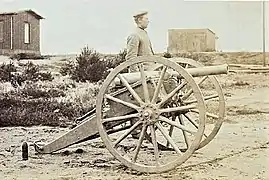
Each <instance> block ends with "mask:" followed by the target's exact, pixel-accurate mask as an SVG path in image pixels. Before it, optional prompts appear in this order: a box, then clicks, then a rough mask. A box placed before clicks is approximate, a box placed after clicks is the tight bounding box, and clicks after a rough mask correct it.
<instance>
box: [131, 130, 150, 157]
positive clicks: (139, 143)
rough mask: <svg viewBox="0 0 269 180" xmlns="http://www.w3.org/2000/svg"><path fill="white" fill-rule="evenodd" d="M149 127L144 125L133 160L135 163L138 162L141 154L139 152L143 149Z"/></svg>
mask: <svg viewBox="0 0 269 180" xmlns="http://www.w3.org/2000/svg"><path fill="white" fill-rule="evenodd" d="M147 127H148V126H147V125H143V127H142V131H141V133H140V136H139V139H138V142H137V145H136V148H135V150H134V152H135V155H134V158H133V162H136V160H137V156H138V153H139V151H140V148H141V145H142V142H143V139H144V137H145V132H146V130H147Z"/></svg>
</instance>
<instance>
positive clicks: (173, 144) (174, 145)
mask: <svg viewBox="0 0 269 180" xmlns="http://www.w3.org/2000/svg"><path fill="white" fill-rule="evenodd" d="M156 126H157V128H158V129H159V130H160V131H161V133H162V134H163V136H164V137H165V138H166V140H167V141H169V143H170V144H171V145H172V147H173V148H174V149H175V151H176V152H177V153H178V154H181V151H180V150H179V149H178V147H177V145H176V143H175V142H174V141H173V139H172V138H171V137H170V136H169V135H168V134H167V133H166V132H165V130H164V128H163V126H162V125H161V124H160V123H159V122H157V123H156Z"/></svg>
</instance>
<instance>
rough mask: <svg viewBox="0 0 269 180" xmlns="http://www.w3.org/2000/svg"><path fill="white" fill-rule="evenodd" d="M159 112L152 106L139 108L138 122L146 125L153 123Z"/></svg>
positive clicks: (147, 105)
mask: <svg viewBox="0 0 269 180" xmlns="http://www.w3.org/2000/svg"><path fill="white" fill-rule="evenodd" d="M159 115H160V113H159V110H158V108H157V107H156V106H154V105H153V104H146V105H144V106H142V107H141V109H140V111H139V117H140V120H142V121H143V122H146V123H149V124H150V123H154V122H156V121H157V120H158V118H159Z"/></svg>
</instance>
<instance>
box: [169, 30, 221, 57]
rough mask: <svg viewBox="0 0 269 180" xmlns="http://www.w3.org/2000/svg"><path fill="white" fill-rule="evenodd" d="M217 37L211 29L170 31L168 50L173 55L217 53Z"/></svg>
mask: <svg viewBox="0 0 269 180" xmlns="http://www.w3.org/2000/svg"><path fill="white" fill-rule="evenodd" d="M215 41H216V36H215V33H214V32H213V31H211V30H210V29H169V30H168V49H167V51H168V52H169V53H171V54H176V53H180V52H213V51H216V47H215V46H216V45H215Z"/></svg>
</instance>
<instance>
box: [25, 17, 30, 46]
mask: <svg viewBox="0 0 269 180" xmlns="http://www.w3.org/2000/svg"><path fill="white" fill-rule="evenodd" d="M24 43H26V44H29V43H30V24H29V23H27V22H26V23H24Z"/></svg>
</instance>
